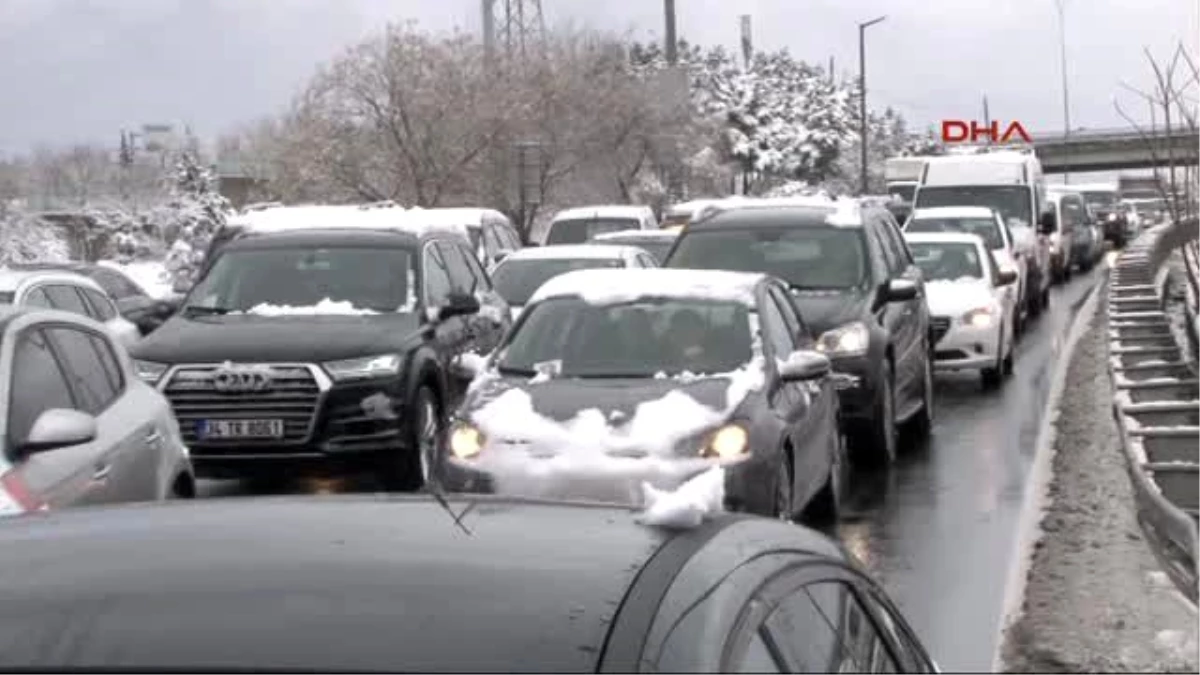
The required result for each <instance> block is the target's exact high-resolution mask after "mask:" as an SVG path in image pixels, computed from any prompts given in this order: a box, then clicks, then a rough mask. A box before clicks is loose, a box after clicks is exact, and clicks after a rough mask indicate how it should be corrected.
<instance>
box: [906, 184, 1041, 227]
mask: <svg viewBox="0 0 1200 675" xmlns="http://www.w3.org/2000/svg"><path fill="white" fill-rule="evenodd" d="M935 206H986V207H989V208H991V209H994V210H996V211H999V212H1000V215H1001V216H1003V217H1004V222H1006V223H1007V222H1009V220H1011V219H1014V218H1015V219H1017V220H1019V221H1021V222H1022V223H1024V224H1025V226H1026V227H1029V226H1032V224H1033V216H1032V214H1033V202H1032V197H1031V195H1030V190H1029V188H1027V187H1025V186H1022V185H979V186H960V185H944V186H943V185H939V186H934V187H922V188H921V189H920V190H919V191H918V192H917V203H916V204H914V208H918V209H925V208H932V207H935Z"/></svg>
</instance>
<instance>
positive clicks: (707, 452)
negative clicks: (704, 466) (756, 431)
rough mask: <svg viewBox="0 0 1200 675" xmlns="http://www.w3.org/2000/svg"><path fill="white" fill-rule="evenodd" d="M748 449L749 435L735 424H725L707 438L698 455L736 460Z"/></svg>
mask: <svg viewBox="0 0 1200 675" xmlns="http://www.w3.org/2000/svg"><path fill="white" fill-rule="evenodd" d="M749 449H750V435H749V434H747V433H746V430H745V429H744V428H742V427H741V426H740V425H737V424H726V425H725V426H723V427H721V428H720V429H717V430H716V432H715V433H713V435H712V436H709V437H708V442H707V443H705V445H704V449H703V450H701V452H700V454H701V455H703V456H704V457H711V458H716V459H723V460H729V459H736V458H737V457H739V456H741V455H743V454H745V453H746V451H747V450H749Z"/></svg>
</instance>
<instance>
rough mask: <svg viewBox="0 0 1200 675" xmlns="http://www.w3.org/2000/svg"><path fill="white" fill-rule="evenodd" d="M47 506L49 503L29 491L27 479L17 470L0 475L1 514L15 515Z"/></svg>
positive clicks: (41, 509)
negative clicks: (19, 474)
mask: <svg viewBox="0 0 1200 675" xmlns="http://www.w3.org/2000/svg"><path fill="white" fill-rule="evenodd" d="M46 508H47V504H46V503H44V502H42V501H41V500H40V499H37V498H36V497H34V496H33V494H31V493H30V492H29V488H28V487H26V485H25V481H23V480H21V477H20V476H18V475H17V473H16V472H15V471H10V472H8V473H6V474H4V475H3V476H0V516H15V515H19V514H22V513H29V512H31V511H43V510H45V509H46Z"/></svg>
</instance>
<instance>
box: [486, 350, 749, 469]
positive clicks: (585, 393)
mask: <svg viewBox="0 0 1200 675" xmlns="http://www.w3.org/2000/svg"><path fill="white" fill-rule="evenodd" d="M762 386H763V369H762V364H761V360H760V359H756V360H755V361H753V362H751V363H750V364H748V365H747V366H746V367H744V368H742V369H740V370H737V371H734V372H732V373H722V374H716V375H710V376H704V375H701V376H693V377H691V378H665V379H644V378H643V379H624V380H610V379H593V380H587V379H544V378H541V377H538V378H533V379H532V380H527V379H514V378H499V377H495V376H494V374H489V373H483V374H481V375H480V378H479V380H477V382H476V385H475V386H473V387H472V391H471V393H470V395H469V397H468V402H467V405H466V406H465V409H466V410H467V411H468V413H467V414H468V416H469V418H470V420H471V422H472V423H473V424H475V425H477V426H478V427H479V429H480V431H482V432H483V433H484V435H485V436H486V437H487V438H488V439H489V443H497V444H501V445H509V446H514V445H515V446H521V447H524V448H525V449H527V450H528V451H529V452H530V453H531V454H533V455H543V456H549V455H563V454H566V455H575V456H592V457H603V456H613V457H631V456H634V457H645V456H658V457H670V456H672V455H673V454H674V452H675V450H676V448H677V447H679V445H680V443H682V442H684V441H686V440H688V439H690V438H692V437H694V436H697V435H699V434H702V433H703V432H705V431H706V430H708V429H711V428H713V427H715V426H717V425H719V424H721V423H722V422H724V421H725V420H727V419H728V418H729V416H730V415H731V414H732V413H733V412H734V411H735V410H736V409H737V408H738V406H739V405H741V403H742V401H743V400H745V398H746V397H747V396H748V395H749V394H750V393H751V392H752V391H757V390H759V389H761V387H762Z"/></svg>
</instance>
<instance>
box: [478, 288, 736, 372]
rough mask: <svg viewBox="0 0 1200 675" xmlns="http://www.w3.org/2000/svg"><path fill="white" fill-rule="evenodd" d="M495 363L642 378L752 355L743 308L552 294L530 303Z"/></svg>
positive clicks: (715, 367)
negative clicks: (596, 299) (594, 299)
mask: <svg viewBox="0 0 1200 675" xmlns="http://www.w3.org/2000/svg"><path fill="white" fill-rule="evenodd" d="M528 311H529V314H528V315H526V316H525V318H524V320H523V321H522V322H521V324H520V326H519V327H518V328H517V329H516V331H515V332H514V334H513V336H512V338H511V339H510V341H509V343H508V345H507V346H506V347H505V348H504V350H503V352H502V354H501V357H500V359H499V362H498V364H497V365H498V366H499V368H500V372H501V373H502V374H511V375H522V376H523V375H529V376H533V375H534V374H536V373H539V372H545V371H546V370H550V371H552V372H553V373H555V374H556V376H558V377H579V378H626V377H628V378H648V377H655V376H656V375H658V374H665V375H676V374H680V373H684V372H690V373H696V374H705V373H708V374H713V373H726V372H729V371H733V370H737V369H738V368H739V367H741V366H742V365H744V364H745V363H747V362H748V361H749V360H750V358H751V357H752V355H753V339H752V337H751V329H750V315H751V312H750V309H749V308H747V307H746V306H745V305H741V304H737V303H733V302H722V301H716V300H703V299H679V298H675V299H644V300H639V301H637V302H630V303H624V304H614V305H597V304H592V303H589V302H586V301H584V300H582V299H579V298H570V297H568V298H551V299H548V300H546V301H544V302H540V303H538V304H537V305H534V306H533V307H532V308H531V309H530V310H528Z"/></svg>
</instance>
